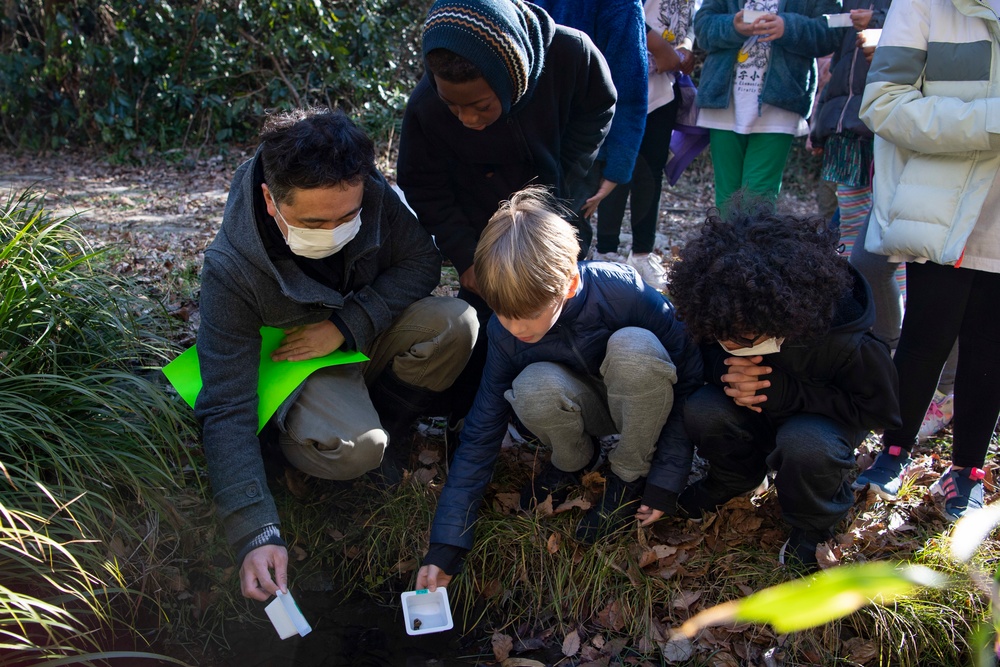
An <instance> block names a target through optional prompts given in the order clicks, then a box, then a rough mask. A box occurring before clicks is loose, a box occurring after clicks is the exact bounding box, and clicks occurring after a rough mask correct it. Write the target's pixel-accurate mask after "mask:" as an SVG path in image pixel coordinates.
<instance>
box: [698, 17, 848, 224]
mask: <svg viewBox="0 0 1000 667" xmlns="http://www.w3.org/2000/svg"><path fill="white" fill-rule="evenodd" d="M838 12H840V5H839V3H837V2H835V1H834V0H816V1H812V0H781V2H779V0H747V2H746V3H745V4H744V1H743V0H705V2H704V4H702V6H701V9H700V10H698V13H697V14H696V15H695V20H694V29H695V36H696V38H697V41H698V44H699V45H700V46H701V47H702V48H704V49H705V50H706V52H707V55H706V57H705V61H704V65H703V69H702V73H701V78H700V81H699V88H698V98H697V103H698V106H699V107H700V109H701V112H700V113H699V116H698V125H699V126H701V127H706V128H708V129H709V139H710V147H711V151H712V163H713V167H714V172H715V203H716V205H717V206H719V207H720V208H721V207H724V206H725V203H726V201H727V200H728V199H729V197H730V196H731V195H732V194H733V193H734V192H735V191H736V190H739V189H740V188H746V189H748V190H750V191H752V192H755V193H758V194H764V195H767V196H770V197H773V198H777V196H778V192H779V190H780V189H781V178H782V172H783V171H784V168H785V162H786V160H787V158H788V152H789V150H790V148H791V145H792V139H794V138H795V137H799V136H803V135H805V134H807V133H808V132H809V126H808V124H807V123H806V116H808V115H809V110H810V109H811V108H812V102H813V96H814V95H815V92H816V78H817V75H816V58H818V57H820V56H824V55H827V54H829V53H832V52H833V51H835V50H836V49H837V46H838V45H839V43H840V40H841V39H842V37H843V34H844V30H846V29H844V28H841V29H831V28H830V27H829V26H828V25H827V20H826V18H825V17H824V14H835V13H838Z"/></svg>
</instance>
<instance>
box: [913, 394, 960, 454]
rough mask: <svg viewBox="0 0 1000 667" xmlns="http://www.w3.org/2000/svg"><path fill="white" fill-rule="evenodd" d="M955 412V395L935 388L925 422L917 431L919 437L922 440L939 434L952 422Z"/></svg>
mask: <svg viewBox="0 0 1000 667" xmlns="http://www.w3.org/2000/svg"><path fill="white" fill-rule="evenodd" d="M954 414H955V395H954V394H947V395H945V394H943V393H941V392H940V391H939V390H937V389H935V390H934V398H932V399H931V404H930V406H928V408H927V414H925V415H924V422H923V423H922V424H921V425H920V430H919V431H918V432H917V439H918V440H919V441H920V442H923V441H924V440H927V439H928V438H930V437H932V436H935V435H937V434H938V433H940V432H941V430H942V429H944V427H945V426H947V425H948V424H950V423H951V418H952V416H953V415H954Z"/></svg>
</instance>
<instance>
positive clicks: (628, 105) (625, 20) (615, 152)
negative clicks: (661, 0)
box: [594, 0, 649, 183]
mask: <svg viewBox="0 0 1000 667" xmlns="http://www.w3.org/2000/svg"><path fill="white" fill-rule="evenodd" d="M598 6H599V13H598V14H599V15H598V17H597V32H596V34H595V36H594V42H595V43H596V44H597V47H598V48H599V49H600V50H601V53H603V54H604V58H605V60H607V62H608V69H609V70H611V79H612V81H614V84H615V90H617V91H618V101H617V102H616V104H615V115H614V118H613V119H612V121H611V129H610V130H609V131H608V136H607V138H606V139H605V140H604V144H603V145H602V146H601V150H600V152H599V153H598V157H599V158H601V159H603V160H604V161H605V164H604V173H603V176H604V178H606V179H608V180H609V181H613V182H615V183H627V182H629V181H630V180H632V168H633V167H634V166H635V158H636V156H637V155H638V154H639V144H641V143H642V135H643V132H644V131H645V128H646V108H647V105H648V93H649V85H648V82H647V78H646V77H647V74H648V65H647V59H646V24H645V20H644V17H643V12H642V5H640V4H639V2H638V0H604V1H603V2H600V3H598Z"/></svg>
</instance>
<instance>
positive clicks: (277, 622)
mask: <svg viewBox="0 0 1000 667" xmlns="http://www.w3.org/2000/svg"><path fill="white" fill-rule="evenodd" d="M264 611H266V612H267V617H268V618H269V619H271V625H273V626H274V629H275V630H277V631H278V636H279V637H281V638H282V639H288V638H289V637H291V636H292V635H299V636H301V637H305V636H306V635H308V634H309V633H310V632H312V626H310V625H309V622H308V621H306V618H305V616H303V615H302V612H301V611H299V606H298V605H297V604H295V598H293V597H292V594H291V593H282V592H281V591H278V594H277V597H275V598H274V599H273V600H271V603H270V604H269V605H267V606H266V607H264Z"/></svg>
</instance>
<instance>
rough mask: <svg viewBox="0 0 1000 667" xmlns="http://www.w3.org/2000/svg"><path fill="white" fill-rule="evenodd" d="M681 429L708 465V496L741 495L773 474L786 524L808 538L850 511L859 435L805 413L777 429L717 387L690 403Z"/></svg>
mask: <svg viewBox="0 0 1000 667" xmlns="http://www.w3.org/2000/svg"><path fill="white" fill-rule="evenodd" d="M684 423H685V427H686V429H687V434H688V437H689V438H690V439H691V441H692V443H693V444H694V446H695V448H696V451H697V452H698V455H699V456H701V457H702V458H703V459H705V460H707V461H708V462H709V464H710V466H709V470H708V477H707V478H706V484H707V485H708V486H709V487H710V488H711V489H712V490H713V493H715V492H717V491H723V492H724V493H725V494H726V495H728V497H729V498H732V497H735V496H738V495H740V494H742V493H747V492H749V491H752V490H753V489H755V488H756V487H757V485H759V484H760V483H761V481H763V479H764V475H765V474H767V471H768V470H769V469H770V470H774V471H776V472H777V476H776V477H775V480H774V484H775V487H776V488H777V491H778V503H779V504H780V505H781V513H782V515H783V516H784V518H785V521H786V522H788V524H790V525H791V526H794V527H796V528H802V529H805V530H813V531H821V530H827V529H829V528H832V527H833V526H834V525H835V524H836V523H837V522H839V521H840V520H841V519H843V518H844V516H845V515H846V514H847V512H848V510H849V509H850V508H851V505H852V504H853V503H854V492H853V491H852V490H851V477H852V472H853V471H854V467H855V466H854V450H855V448H856V447H857V446H858V445H859V444H861V441H862V440H863V439H864V436H865V433H864V432H853V431H852V430H851V429H849V428H847V427H845V426H844V425H843V424H840V423H838V422H836V421H834V420H833V419H830V418H829V417H825V416H823V415H818V414H811V413H803V414H798V415H795V416H793V417H790V418H788V419H785V420H783V421H781V422H777V423H776V422H773V421H772V420H771V419H770V418H769V417H768V416H767V415H766V414H765V413H757V412H753V411H752V410H750V409H748V408H745V407H743V406H740V405H736V403H734V402H733V399H731V398H729V397H728V396H726V394H725V393H724V392H723V391H722V389H721V388H720V387H717V386H715V385H707V386H704V387H702V388H701V389H699V390H698V391H696V392H695V393H694V394H693V395H692V396H691V398H689V399H688V401H687V404H686V405H685V406H684ZM727 499H728V498H727Z"/></svg>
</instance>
